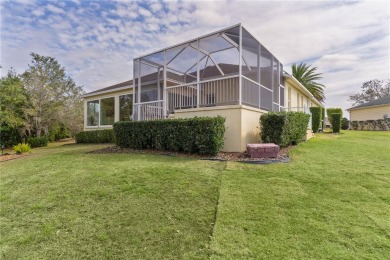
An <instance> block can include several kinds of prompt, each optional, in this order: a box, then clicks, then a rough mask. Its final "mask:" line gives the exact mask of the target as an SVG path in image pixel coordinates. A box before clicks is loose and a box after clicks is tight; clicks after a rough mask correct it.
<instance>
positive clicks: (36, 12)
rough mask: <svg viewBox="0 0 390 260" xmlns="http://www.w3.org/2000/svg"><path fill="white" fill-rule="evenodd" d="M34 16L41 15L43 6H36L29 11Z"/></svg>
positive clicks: (43, 11) (43, 12)
mask: <svg viewBox="0 0 390 260" xmlns="http://www.w3.org/2000/svg"><path fill="white" fill-rule="evenodd" d="M31 13H32V14H33V15H35V16H42V15H44V14H45V10H44V9H43V8H37V9H35V10H33V11H32V12H31Z"/></svg>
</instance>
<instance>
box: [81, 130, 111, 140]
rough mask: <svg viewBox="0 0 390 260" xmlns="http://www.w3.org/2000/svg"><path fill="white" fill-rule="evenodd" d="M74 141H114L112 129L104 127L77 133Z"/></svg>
mask: <svg viewBox="0 0 390 260" xmlns="http://www.w3.org/2000/svg"><path fill="white" fill-rule="evenodd" d="M76 143H115V136H114V130H112V129H104V130H93V131H83V132H80V133H77V134H76Z"/></svg>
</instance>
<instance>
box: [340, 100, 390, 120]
mask: <svg viewBox="0 0 390 260" xmlns="http://www.w3.org/2000/svg"><path fill="white" fill-rule="evenodd" d="M347 111H348V112H349V118H350V121H367V120H378V119H386V118H389V117H390V96H386V97H382V98H378V99H375V100H372V101H369V102H366V103H364V104H361V105H357V106H354V107H351V108H348V109H347Z"/></svg>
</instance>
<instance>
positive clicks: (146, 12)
mask: <svg viewBox="0 0 390 260" xmlns="http://www.w3.org/2000/svg"><path fill="white" fill-rule="evenodd" d="M138 12H139V13H140V14H141V15H142V16H145V17H150V16H152V13H151V12H150V11H149V10H147V9H145V8H143V7H139V11H138Z"/></svg>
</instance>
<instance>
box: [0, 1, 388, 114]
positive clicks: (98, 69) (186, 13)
mask: <svg viewBox="0 0 390 260" xmlns="http://www.w3.org/2000/svg"><path fill="white" fill-rule="evenodd" d="M0 12H1V18H0V44H1V51H0V65H1V66H2V70H1V75H2V76H3V75H5V74H6V73H7V71H8V70H9V69H10V68H11V67H12V68H14V69H15V70H16V71H17V73H22V72H24V71H25V70H26V69H27V68H28V64H30V63H31V56H30V53H32V52H34V53H38V54H40V55H45V56H51V57H54V58H56V59H57V60H58V62H59V63H60V64H61V65H62V66H64V67H65V68H66V73H67V74H68V75H69V76H71V77H72V78H73V79H74V81H75V82H76V84H77V85H81V86H83V87H84V90H85V91H86V92H90V91H93V90H96V89H99V88H103V87H107V86H110V85H113V84H116V83H120V82H123V81H126V80H129V79H132V71H133V69H132V61H133V58H136V57H139V56H141V55H143V54H147V53H150V52H153V51H156V50H159V49H162V48H165V47H169V46H171V45H174V44H177V43H180V42H184V41H186V40H189V39H193V38H195V37H198V36H202V35H204V34H207V33H211V32H213V31H216V30H219V29H223V28H225V27H229V26H231V25H234V24H238V23H242V24H243V26H244V27H245V28H246V29H247V30H248V31H249V32H250V33H251V34H252V35H254V36H255V37H256V38H257V39H258V40H259V41H260V42H261V43H262V44H263V45H264V46H265V47H266V48H267V49H268V50H269V51H271V53H273V54H274V55H275V56H276V57H277V58H278V59H279V60H280V61H281V62H282V64H283V65H284V69H285V70H286V71H287V72H289V73H290V72H291V65H292V64H293V63H300V62H306V63H308V64H312V65H313V66H316V67H318V71H319V72H321V73H323V75H322V76H323V79H322V80H321V83H323V84H324V85H325V86H326V88H325V96H326V102H325V106H326V107H341V108H343V109H347V108H349V107H351V105H352V104H351V102H349V101H348V97H349V96H350V95H353V94H356V93H357V92H358V91H360V88H361V86H362V84H363V83H364V82H366V81H369V80H372V79H379V80H388V79H390V1H232V0H229V1H179V2H176V1H169V2H162V1H139V2H130V1H123V0H122V1H87V0H68V1H40V0H15V1H7V0H0ZM344 113H345V115H348V113H347V112H346V111H345V112H344Z"/></svg>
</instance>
